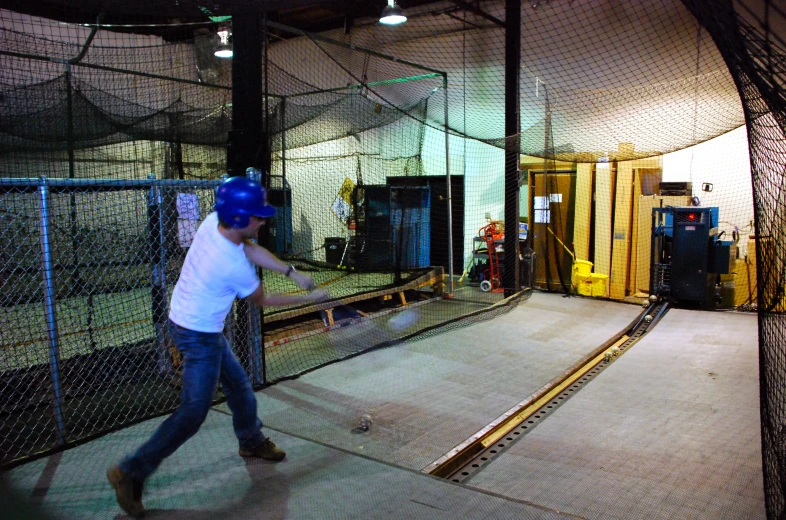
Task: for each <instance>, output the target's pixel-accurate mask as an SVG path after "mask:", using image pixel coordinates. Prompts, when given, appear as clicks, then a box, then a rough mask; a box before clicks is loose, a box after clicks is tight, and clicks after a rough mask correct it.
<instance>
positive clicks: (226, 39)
mask: <svg viewBox="0 0 786 520" xmlns="http://www.w3.org/2000/svg"><path fill="white" fill-rule="evenodd" d="M214 54H215V55H216V57H217V58H231V57H232V54H233V53H232V33H231V32H229V29H226V28H223V29H221V30H219V31H218V47H216V52H215V53H214Z"/></svg>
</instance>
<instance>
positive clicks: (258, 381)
mask: <svg viewBox="0 0 786 520" xmlns="http://www.w3.org/2000/svg"><path fill="white" fill-rule="evenodd" d="M246 177H248V178H249V179H254V180H255V181H257V182H260V181H261V180H262V172H261V171H260V170H257V169H255V168H247V169H246ZM254 242H257V240H254ZM258 270H260V271H261V269H259V268H258ZM260 275H261V273H260ZM261 279H262V277H261V276H260V280H261ZM260 283H261V282H260ZM262 319H263V315H262V309H261V308H260V307H258V306H257V305H249V306H248V359H249V369H250V370H251V374H250V376H251V384H252V385H254V386H261V385H263V384H265V352H264V346H263V345H264V343H263V341H264V338H263V337H262Z"/></svg>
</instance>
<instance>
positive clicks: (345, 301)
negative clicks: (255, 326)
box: [265, 268, 442, 323]
mask: <svg viewBox="0 0 786 520" xmlns="http://www.w3.org/2000/svg"><path fill="white" fill-rule="evenodd" d="M434 269H435V270H434V271H431V272H429V273H426V274H424V275H422V276H419V277H418V278H416V279H415V280H412V281H411V282H409V283H406V284H404V285H401V286H398V287H387V288H385V289H381V290H378V291H369V292H365V293H360V294H355V295H352V296H348V297H346V298H340V299H338V300H332V301H327V302H320V303H316V304H312V305H306V306H303V307H298V308H295V309H287V310H284V311H281V312H276V313H272V314H270V315H267V314H266V315H265V323H271V322H274V321H280V320H286V319H289V318H294V317H295V316H302V315H304V314H309V313H312V312H319V311H326V310H328V309H333V308H334V307H337V306H338V305H349V304H351V303H353V302H357V301H363V300H371V299H374V298H377V297H378V296H385V295H393V294H396V293H401V292H404V291H408V290H410V289H415V288H417V287H422V286H423V285H426V284H428V283H433V281H434V280H433V279H434V277H435V275H437V274H440V273H441V272H442V269H441V268H434Z"/></svg>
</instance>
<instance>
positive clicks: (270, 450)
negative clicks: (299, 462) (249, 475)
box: [238, 438, 287, 462]
mask: <svg viewBox="0 0 786 520" xmlns="http://www.w3.org/2000/svg"><path fill="white" fill-rule="evenodd" d="M238 453H240V456H241V457H259V458H263V459H265V460H272V461H275V462H278V461H280V460H283V459H284V457H286V456H287V452H285V451H284V450H282V449H281V448H278V447H277V446H276V445H275V444H273V441H271V440H270V439H268V438H266V439H265V440H264V441H262V443H261V444H260V445H259V446H257V447H256V448H254V449H253V450H244V449H243V448H240V451H239V452H238Z"/></svg>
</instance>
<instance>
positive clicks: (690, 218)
mask: <svg viewBox="0 0 786 520" xmlns="http://www.w3.org/2000/svg"><path fill="white" fill-rule="evenodd" d="M688 220H691V221H693V220H696V214H695V213H688Z"/></svg>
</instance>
